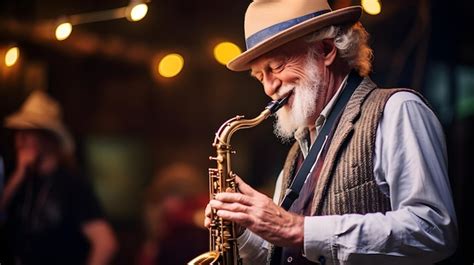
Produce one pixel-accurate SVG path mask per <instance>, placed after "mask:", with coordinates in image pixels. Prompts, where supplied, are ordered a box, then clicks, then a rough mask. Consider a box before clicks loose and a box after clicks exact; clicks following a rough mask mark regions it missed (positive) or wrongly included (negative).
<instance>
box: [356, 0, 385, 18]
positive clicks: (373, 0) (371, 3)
mask: <svg viewBox="0 0 474 265" xmlns="http://www.w3.org/2000/svg"><path fill="white" fill-rule="evenodd" d="M361 4H362V8H364V11H365V12H366V13H367V14H370V15H378V14H379V13H380V11H381V10H382V6H381V4H380V1H379V0H362V1H361Z"/></svg>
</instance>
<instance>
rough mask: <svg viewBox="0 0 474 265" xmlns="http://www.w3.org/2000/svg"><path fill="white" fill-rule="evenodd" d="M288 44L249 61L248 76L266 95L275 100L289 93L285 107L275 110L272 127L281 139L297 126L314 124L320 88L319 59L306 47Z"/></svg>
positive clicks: (290, 134)
mask: <svg viewBox="0 0 474 265" xmlns="http://www.w3.org/2000/svg"><path fill="white" fill-rule="evenodd" d="M291 44H293V46H291V45H286V47H284V48H282V49H278V50H275V51H274V52H271V53H269V54H267V55H264V56H262V57H260V58H258V59H257V60H255V61H254V62H253V63H252V64H251V69H252V76H254V77H255V78H256V79H257V80H259V81H260V82H261V83H262V85H263V87H264V90H265V93H266V94H267V95H268V96H269V97H271V98H272V99H279V98H281V97H283V96H286V95H288V94H290V98H289V100H288V103H287V104H286V106H285V107H283V108H282V109H281V110H279V111H278V112H277V119H276V123H275V130H274V132H275V134H276V135H277V136H278V137H279V138H281V139H282V140H284V141H286V140H290V139H291V138H292V137H293V133H294V131H295V130H296V129H298V128H299V127H304V126H312V125H314V122H315V120H316V118H317V117H316V115H317V113H316V109H317V103H318V98H319V96H320V94H321V92H322V91H323V88H322V83H321V70H320V69H321V68H320V67H322V66H321V64H320V63H321V60H318V56H317V55H316V54H315V52H314V51H312V50H309V49H308V48H307V46H303V47H300V46H299V45H301V44H299V43H291ZM289 47H291V48H292V49H291V50H290V49H289Z"/></svg>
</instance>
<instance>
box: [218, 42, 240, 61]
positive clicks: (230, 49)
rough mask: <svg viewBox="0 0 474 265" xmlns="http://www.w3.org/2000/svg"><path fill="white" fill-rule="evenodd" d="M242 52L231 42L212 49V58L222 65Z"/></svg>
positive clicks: (222, 43)
mask: <svg viewBox="0 0 474 265" xmlns="http://www.w3.org/2000/svg"><path fill="white" fill-rule="evenodd" d="M240 53H242V51H241V50H240V48H239V46H237V45H235V44H233V43H232V42H221V43H219V44H217V45H216V47H214V58H216V60H217V61H218V62H219V63H220V64H223V65H226V64H227V63H228V62H229V61H230V60H232V59H234V58H235V57H237V56H238V55H239V54H240Z"/></svg>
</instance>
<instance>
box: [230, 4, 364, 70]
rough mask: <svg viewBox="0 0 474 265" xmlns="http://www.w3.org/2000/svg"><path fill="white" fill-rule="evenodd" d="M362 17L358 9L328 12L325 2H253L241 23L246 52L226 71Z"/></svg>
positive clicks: (244, 65) (231, 62)
mask: <svg viewBox="0 0 474 265" xmlns="http://www.w3.org/2000/svg"><path fill="white" fill-rule="evenodd" d="M361 13H362V8H361V7H360V6H351V7H346V8H341V9H338V10H331V7H330V6H329V4H328V2H327V1H326V0H254V1H253V2H252V3H251V4H250V5H249V7H248V9H247V12H246V14H245V21H244V30H245V43H246V46H247V50H246V51H245V52H243V53H242V54H240V55H239V56H237V57H236V58H234V59H233V60H232V61H230V62H229V63H228V64H227V67H228V68H229V69H230V70H233V71H244V70H247V69H249V63H250V62H251V61H253V60H255V59H256V58H257V57H259V56H261V55H263V54H265V53H267V52H269V51H271V50H273V49H275V48H278V47H280V46H282V45H283V44H286V43H288V42H290V41H292V40H295V39H297V38H299V37H303V36H305V35H307V34H309V33H311V32H314V31H317V30H319V29H322V28H324V27H326V26H330V25H342V24H353V23H355V22H357V21H358V20H359V18H360V15H361Z"/></svg>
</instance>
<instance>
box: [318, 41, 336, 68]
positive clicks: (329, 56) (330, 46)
mask: <svg viewBox="0 0 474 265" xmlns="http://www.w3.org/2000/svg"><path fill="white" fill-rule="evenodd" d="M321 43H322V44H323V52H324V53H323V55H324V65H325V66H330V65H331V64H333V63H334V60H336V55H337V48H336V45H334V39H324V40H322V41H321Z"/></svg>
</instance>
